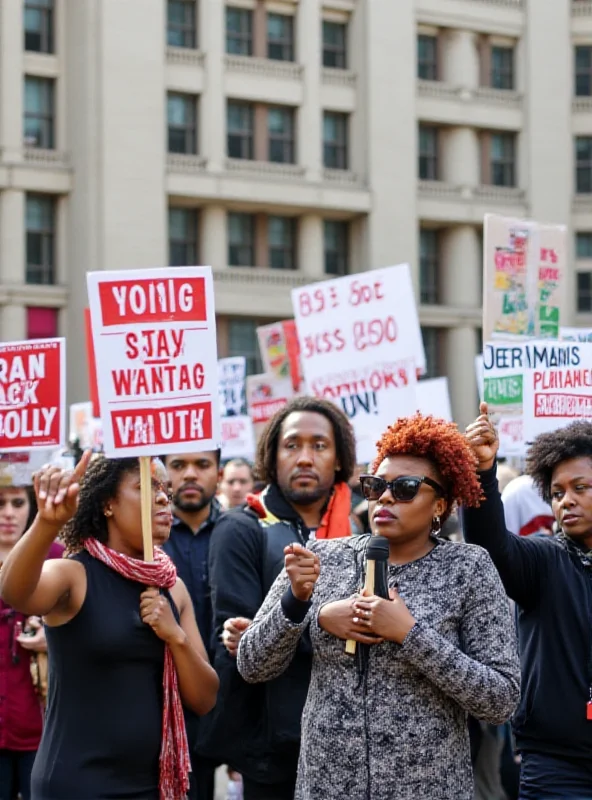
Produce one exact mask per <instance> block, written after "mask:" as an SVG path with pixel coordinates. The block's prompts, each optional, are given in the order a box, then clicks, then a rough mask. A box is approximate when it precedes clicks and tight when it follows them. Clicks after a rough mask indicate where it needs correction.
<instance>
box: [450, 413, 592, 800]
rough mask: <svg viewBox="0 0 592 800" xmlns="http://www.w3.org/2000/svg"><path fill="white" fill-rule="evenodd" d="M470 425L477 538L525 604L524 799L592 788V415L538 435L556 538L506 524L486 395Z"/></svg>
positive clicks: (533, 464) (535, 458) (586, 794)
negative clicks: (480, 496) (478, 499)
mask: <svg viewBox="0 0 592 800" xmlns="http://www.w3.org/2000/svg"><path fill="white" fill-rule="evenodd" d="M480 410H481V415H480V416H479V417H478V419H477V420H476V421H475V422H474V423H473V424H472V425H470V426H469V427H468V428H467V437H468V440H469V442H470V444H471V445H472V447H473V449H474V452H475V453H476V455H477V458H478V459H479V469H480V477H481V485H482V486H483V490H484V492H485V501H484V503H482V505H481V506H480V507H479V508H476V509H466V510H465V511H464V532H465V537H466V539H467V541H471V542H474V543H475V544H480V545H481V546H482V547H485V548H486V549H487V550H488V551H489V553H490V555H491V557H492V559H493V561H494V563H495V565H496V567H497V568H498V570H499V573H500V576H501V578H502V581H503V583H504V587H505V589H506V591H507V593H508V595H509V596H510V597H511V598H512V599H513V600H515V601H516V603H517V605H518V608H519V611H518V620H519V638H520V647H521V661H522V699H521V702H520V707H519V709H518V712H517V713H516V716H515V718H514V731H515V734H516V743H517V747H518V749H519V751H520V752H521V754H522V769H521V788H520V800H543V799H544V798H553V799H554V800H556V798H561V800H567V799H568V798H570V799H571V800H575V798H578V800H589V798H591V797H592V625H591V620H592V424H591V423H590V422H585V421H579V422H574V423H572V424H571V425H568V426H567V427H566V428H562V429H561V430H556V431H553V432H551V433H545V434H541V435H540V436H538V437H537V438H536V439H535V441H534V442H533V444H532V445H531V447H530V449H529V451H528V455H527V462H526V464H527V472H528V474H529V475H530V476H531V477H532V479H533V481H534V485H535V486H536V487H537V489H538V491H539V492H540V494H541V496H542V498H543V500H545V501H546V502H547V503H550V504H551V507H552V509H553V514H554V516H555V520H556V522H557V523H558V525H559V526H560V532H559V534H558V535H557V536H556V537H553V538H552V539H551V538H550V537H549V538H548V539H547V538H536V537H527V538H524V537H518V536H514V535H512V534H511V533H509V532H508V531H507V529H506V524H505V520H504V511H503V506H502V503H501V499H500V495H499V491H498V488H497V480H496V453H497V449H498V439H497V434H496V431H495V427H494V426H493V424H492V423H491V421H490V419H489V417H488V415H487V405H486V404H485V403H483V404H481V409H480Z"/></svg>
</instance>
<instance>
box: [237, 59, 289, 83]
mask: <svg viewBox="0 0 592 800" xmlns="http://www.w3.org/2000/svg"><path fill="white" fill-rule="evenodd" d="M224 60H225V63H226V69H227V70H229V71H231V72H242V73H245V74H249V75H261V76H263V77H265V78H287V79H288V80H300V79H301V78H302V71H303V68H302V65H301V64H295V63H294V62H292V61H275V60H274V59H272V58H255V57H254V56H229V55H226V56H225V59H224Z"/></svg>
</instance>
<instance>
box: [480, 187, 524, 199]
mask: <svg viewBox="0 0 592 800" xmlns="http://www.w3.org/2000/svg"><path fill="white" fill-rule="evenodd" d="M473 194H474V197H475V199H479V200H487V201H491V202H494V203H495V202H498V203H523V202H524V201H525V200H526V192H525V191H524V189H519V188H518V187H517V186H477V187H476V188H475V189H474V190H473Z"/></svg>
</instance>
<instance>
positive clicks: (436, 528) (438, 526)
mask: <svg viewBox="0 0 592 800" xmlns="http://www.w3.org/2000/svg"><path fill="white" fill-rule="evenodd" d="M441 530H442V523H441V522H440V517H434V519H433V520H432V533H433V534H434V536H437V535H438V534H439V533H440V531H441Z"/></svg>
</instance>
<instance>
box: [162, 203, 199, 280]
mask: <svg viewBox="0 0 592 800" xmlns="http://www.w3.org/2000/svg"><path fill="white" fill-rule="evenodd" d="M198 260H199V259H198V257H197V211H196V210H195V209H194V208H169V264H170V265H171V267H193V266H195V265H196V264H197V262H198Z"/></svg>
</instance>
